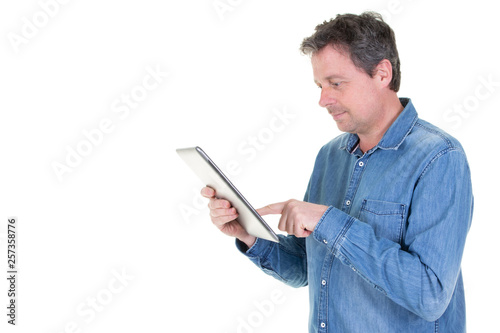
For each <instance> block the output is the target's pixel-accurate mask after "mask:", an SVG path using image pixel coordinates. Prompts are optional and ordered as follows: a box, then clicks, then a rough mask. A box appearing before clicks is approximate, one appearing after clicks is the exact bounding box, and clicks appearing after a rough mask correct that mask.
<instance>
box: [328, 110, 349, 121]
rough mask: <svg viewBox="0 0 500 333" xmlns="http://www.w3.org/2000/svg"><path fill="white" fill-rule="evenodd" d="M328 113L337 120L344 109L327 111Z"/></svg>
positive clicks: (343, 112)
mask: <svg viewBox="0 0 500 333" xmlns="http://www.w3.org/2000/svg"><path fill="white" fill-rule="evenodd" d="M328 113H329V114H331V115H332V117H333V120H335V121H337V120H339V119H340V118H342V116H343V115H344V114H345V113H346V111H340V112H339V111H328Z"/></svg>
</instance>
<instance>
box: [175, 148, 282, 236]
mask: <svg viewBox="0 0 500 333" xmlns="http://www.w3.org/2000/svg"><path fill="white" fill-rule="evenodd" d="M176 151H177V154H179V156H180V157H181V158H182V159H183V160H184V162H186V164H187V165H188V166H189V167H190V168H191V169H192V170H193V171H194V173H195V174H196V175H197V176H198V177H199V178H200V179H201V181H202V182H203V183H204V184H205V185H206V186H209V187H211V188H213V189H214V190H215V191H216V196H217V198H220V199H226V200H228V201H229V202H230V203H231V204H232V205H233V207H234V208H236V210H237V212H238V215H239V216H238V218H237V219H236V220H237V221H238V222H239V223H240V224H241V226H242V227H243V228H244V229H245V230H246V232H248V233H249V234H250V235H252V236H255V237H258V238H263V239H267V240H270V241H273V242H279V238H278V236H277V235H276V233H275V232H274V231H273V230H272V229H271V228H270V227H269V225H268V224H267V223H266V221H264V219H262V217H261V216H260V215H259V213H257V211H256V210H255V209H254V208H253V207H252V205H250V203H249V202H248V201H247V200H246V199H245V198H244V197H243V195H242V194H241V193H240V192H239V191H238V190H237V189H236V187H235V186H234V185H233V184H232V183H231V182H230V181H229V179H228V178H227V177H226V176H225V175H224V173H222V171H221V170H220V169H219V168H218V167H217V165H215V163H214V162H213V161H212V160H211V159H210V158H209V157H208V155H207V154H206V153H205V152H204V151H203V150H202V149H201V148H200V147H192V148H180V149H177V150H176Z"/></svg>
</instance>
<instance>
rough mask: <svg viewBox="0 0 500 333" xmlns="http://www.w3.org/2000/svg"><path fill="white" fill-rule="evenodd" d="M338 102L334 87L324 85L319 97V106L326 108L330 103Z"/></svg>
mask: <svg viewBox="0 0 500 333" xmlns="http://www.w3.org/2000/svg"><path fill="white" fill-rule="evenodd" d="M335 103H337V100H336V99H335V96H334V92H333V89H332V88H331V87H328V86H327V87H323V88H321V95H320V98H319V106H321V107H323V108H325V107H327V106H328V105H330V104H335Z"/></svg>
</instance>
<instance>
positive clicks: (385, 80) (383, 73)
mask: <svg viewBox="0 0 500 333" xmlns="http://www.w3.org/2000/svg"><path fill="white" fill-rule="evenodd" d="M373 77H374V78H375V79H376V82H378V83H379V84H380V86H381V87H388V86H389V84H390V83H391V80H392V65H391V62H390V61H389V60H387V59H383V60H382V61H380V62H379V63H378V65H377V67H375V72H374V75H373Z"/></svg>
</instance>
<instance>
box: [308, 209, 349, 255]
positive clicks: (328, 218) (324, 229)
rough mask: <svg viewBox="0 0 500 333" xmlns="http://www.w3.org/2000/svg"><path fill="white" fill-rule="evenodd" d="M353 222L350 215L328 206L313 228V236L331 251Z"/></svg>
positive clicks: (335, 248)
mask: <svg viewBox="0 0 500 333" xmlns="http://www.w3.org/2000/svg"><path fill="white" fill-rule="evenodd" d="M353 222H354V218H353V217H352V216H350V215H348V214H346V213H344V212H343V211H341V210H339V209H337V208H335V207H333V206H330V207H329V208H328V209H327V210H326V211H325V213H324V214H323V216H322V217H321V219H320V220H319V222H318V224H317V225H316V228H314V232H313V237H314V239H316V240H317V241H318V242H321V243H323V244H325V245H326V246H327V247H328V249H329V250H330V251H331V252H335V251H336V250H337V249H338V247H339V246H340V242H341V240H342V239H343V236H344V235H345V233H346V232H347V230H349V228H350V227H351V225H352V223H353Z"/></svg>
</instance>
